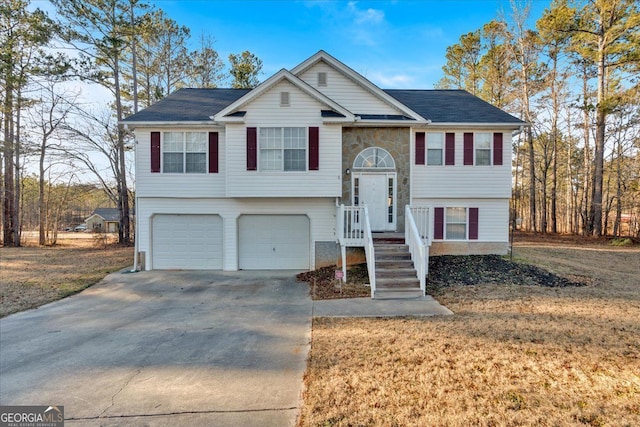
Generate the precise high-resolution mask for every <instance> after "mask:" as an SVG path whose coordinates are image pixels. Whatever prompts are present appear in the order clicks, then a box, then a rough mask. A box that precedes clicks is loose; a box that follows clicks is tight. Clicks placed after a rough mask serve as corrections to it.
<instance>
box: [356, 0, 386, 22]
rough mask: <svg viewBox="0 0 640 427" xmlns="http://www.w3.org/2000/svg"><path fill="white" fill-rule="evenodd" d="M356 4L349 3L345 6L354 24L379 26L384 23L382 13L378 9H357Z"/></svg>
mask: <svg viewBox="0 0 640 427" xmlns="http://www.w3.org/2000/svg"><path fill="white" fill-rule="evenodd" d="M357 5H358V3H357V2H355V1H350V2H349V3H348V5H347V7H348V11H349V12H351V14H352V15H353V17H354V23H355V24H357V25H365V24H380V23H382V22H384V11H382V10H378V9H372V8H369V9H366V10H362V9H358V6H357Z"/></svg>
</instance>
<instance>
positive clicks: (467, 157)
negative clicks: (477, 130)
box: [464, 132, 473, 166]
mask: <svg viewBox="0 0 640 427" xmlns="http://www.w3.org/2000/svg"><path fill="white" fill-rule="evenodd" d="M464 164H465V165H467V166H468V165H473V133H471V132H465V134H464Z"/></svg>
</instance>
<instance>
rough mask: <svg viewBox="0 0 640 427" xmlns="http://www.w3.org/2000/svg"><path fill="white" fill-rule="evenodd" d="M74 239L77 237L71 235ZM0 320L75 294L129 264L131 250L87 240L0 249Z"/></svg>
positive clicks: (66, 240)
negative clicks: (45, 245) (52, 245)
mask: <svg viewBox="0 0 640 427" xmlns="http://www.w3.org/2000/svg"><path fill="white" fill-rule="evenodd" d="M75 237H77V236H75ZM0 260H1V268H0V317H3V316H7V315H9V314H11V313H16V312H19V311H23V310H27V309H30V308H35V307H39V306H41V305H43V304H47V303H49V302H52V301H56V300H58V299H61V298H65V297H67V296H69V295H73V294H76V293H78V292H80V291H82V290H83V289H86V288H87V287H89V286H91V285H93V284H95V283H98V282H99V281H100V280H102V278H103V277H104V276H106V275H107V274H109V273H112V272H114V271H118V270H120V269H122V268H124V267H127V266H129V265H132V263H133V248H132V247H125V246H119V245H116V244H107V243H105V242H104V240H97V239H93V238H90V236H88V237H87V238H74V239H60V240H59V244H58V245H56V246H54V247H38V246H25V247H21V248H4V247H2V248H0Z"/></svg>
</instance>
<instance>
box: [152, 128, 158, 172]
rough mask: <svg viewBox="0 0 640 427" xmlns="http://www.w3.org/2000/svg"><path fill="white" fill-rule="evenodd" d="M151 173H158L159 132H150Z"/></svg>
mask: <svg viewBox="0 0 640 427" xmlns="http://www.w3.org/2000/svg"><path fill="white" fill-rule="evenodd" d="M151 172H153V173H156V172H160V132H151Z"/></svg>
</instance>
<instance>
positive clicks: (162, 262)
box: [152, 215, 222, 270]
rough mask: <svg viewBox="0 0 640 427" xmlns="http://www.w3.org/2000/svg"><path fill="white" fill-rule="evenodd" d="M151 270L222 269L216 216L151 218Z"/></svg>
mask: <svg viewBox="0 0 640 427" xmlns="http://www.w3.org/2000/svg"><path fill="white" fill-rule="evenodd" d="M152 237H153V269H154V270H163V269H183V270H220V269H222V218H220V216H219V215H156V216H154V217H153V230H152Z"/></svg>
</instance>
